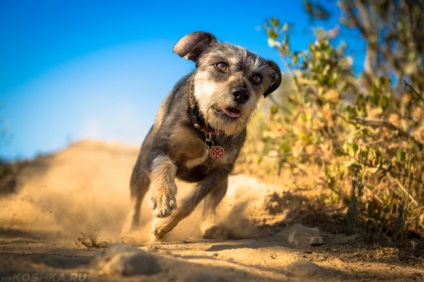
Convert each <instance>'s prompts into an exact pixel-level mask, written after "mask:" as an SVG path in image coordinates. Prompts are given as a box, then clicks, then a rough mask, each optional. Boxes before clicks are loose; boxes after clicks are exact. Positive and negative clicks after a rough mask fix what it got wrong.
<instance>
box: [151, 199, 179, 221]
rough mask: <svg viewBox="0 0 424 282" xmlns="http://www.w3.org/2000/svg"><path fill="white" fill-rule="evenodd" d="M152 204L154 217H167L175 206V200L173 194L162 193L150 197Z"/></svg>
mask: <svg viewBox="0 0 424 282" xmlns="http://www.w3.org/2000/svg"><path fill="white" fill-rule="evenodd" d="M151 200H152V205H153V214H154V215H155V216H156V217H167V216H169V215H170V214H171V213H172V211H173V210H174V209H175V208H176V207H177V201H176V199H175V196H174V195H171V194H162V195H155V196H152V197H151Z"/></svg>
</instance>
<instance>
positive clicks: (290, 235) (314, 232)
mask: <svg viewBox="0 0 424 282" xmlns="http://www.w3.org/2000/svg"><path fill="white" fill-rule="evenodd" d="M279 234H280V235H281V236H282V237H283V238H284V239H285V240H287V242H288V243H289V244H290V245H292V246H295V247H308V246H317V245H322V244H324V238H323V237H322V236H321V234H320V232H319V228H318V227H314V228H309V227H305V226H303V225H302V224H298V223H297V224H294V225H292V226H290V227H287V228H286V229H284V230H283V231H281V232H280V233H279Z"/></svg>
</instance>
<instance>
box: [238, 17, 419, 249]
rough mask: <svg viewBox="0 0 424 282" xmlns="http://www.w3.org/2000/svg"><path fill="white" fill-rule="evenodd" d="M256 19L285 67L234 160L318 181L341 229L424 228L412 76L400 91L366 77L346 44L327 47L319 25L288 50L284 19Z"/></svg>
mask: <svg viewBox="0 0 424 282" xmlns="http://www.w3.org/2000/svg"><path fill="white" fill-rule="evenodd" d="M265 27H266V30H267V34H268V43H269V45H270V46H272V47H273V48H275V50H276V51H278V52H279V54H280V55H281V57H282V59H283V62H284V63H285V66H286V69H287V72H286V73H284V79H283V83H282V86H281V87H280V89H279V91H277V93H274V94H273V95H272V96H273V98H272V101H271V102H265V103H264V104H263V105H261V110H259V111H258V114H257V118H256V119H255V120H254V121H253V123H252V125H251V127H250V128H249V130H250V131H254V132H255V133H258V134H250V135H249V136H251V137H249V138H250V140H248V141H249V142H247V145H246V146H245V149H244V151H243V154H242V156H241V160H242V163H243V165H242V166H243V169H244V170H249V171H248V172H249V173H254V174H256V175H258V176H260V177H262V178H265V179H273V180H275V179H277V181H278V179H279V178H278V177H280V179H281V177H283V175H284V178H286V177H291V178H293V179H296V178H297V179H301V178H303V182H302V184H301V185H307V186H309V188H311V189H314V188H315V187H321V188H322V187H324V189H323V190H322V193H321V194H320V195H318V199H317V200H319V201H320V202H321V203H322V204H323V205H325V206H327V207H333V208H334V207H339V208H340V207H341V208H342V209H343V207H344V213H345V232H347V233H353V232H357V231H358V230H369V229H368V228H372V230H379V231H381V232H384V233H385V234H386V235H389V236H391V237H392V238H394V239H396V241H397V242H402V240H403V239H404V236H405V234H406V233H405V232H406V231H407V230H414V231H415V232H418V233H421V234H424V215H423V214H424V189H423V188H424V184H423V183H424V99H423V96H422V95H421V94H420V93H419V92H418V91H417V90H415V89H414V81H413V80H412V81H411V82H410V83H408V84H407V83H405V86H404V87H402V88H401V91H399V92H397V91H395V88H396V83H394V81H391V79H389V78H388V76H387V75H384V74H381V75H377V76H376V77H375V79H371V80H370V81H371V83H370V81H369V80H368V82H367V83H366V85H365V82H364V79H363V74H362V75H355V74H354V72H353V70H352V58H350V57H348V56H346V55H345V48H346V45H345V44H341V45H340V46H337V47H335V46H333V45H332V43H331V40H330V39H329V37H328V34H327V33H326V32H325V31H324V30H322V29H317V30H316V40H315V42H312V43H310V44H309V46H307V49H306V50H303V51H293V50H292V48H291V45H290V26H289V25H288V24H281V23H280V22H279V20H278V19H276V18H273V19H270V20H269V21H267V22H266V23H265ZM411 77H413V75H412V76H411ZM397 79H400V78H399V77H398V78H397ZM249 144H254V145H253V146H252V145H250V146H249ZM258 165H260V170H259V169H256V168H257V167H258ZM299 185H300V184H299Z"/></svg>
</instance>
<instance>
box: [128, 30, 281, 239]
mask: <svg viewBox="0 0 424 282" xmlns="http://www.w3.org/2000/svg"><path fill="white" fill-rule="evenodd" d="M174 52H175V53H177V54H178V55H180V56H182V57H184V58H186V59H188V60H192V61H194V62H195V63H196V69H195V70H194V71H193V72H192V73H190V74H188V75H187V76H185V77H183V78H182V79H181V80H180V81H179V82H178V83H177V84H176V86H175V87H174V89H173V90H172V92H171V93H170V94H169V95H168V96H167V97H166V98H165V100H164V101H163V102H162V104H161V106H160V108H159V111H158V113H157V116H156V119H155V123H154V125H153V126H152V128H151V129H150V131H149V133H148V135H147V136H146V138H145V140H144V142H143V144H142V146H141V150H140V154H139V156H138V159H137V162H136V164H135V166H134V169H133V172H132V176H131V183H130V186H131V199H132V211H131V213H130V217H129V224H128V226H127V229H128V228H130V229H131V228H135V227H137V225H138V222H139V218H140V206H141V202H142V200H143V197H144V196H145V194H146V192H147V190H148V189H149V188H150V189H151V199H150V200H151V202H152V206H153V214H154V215H155V217H156V218H155V220H154V221H153V224H152V234H153V235H154V237H155V238H156V239H160V238H162V237H163V236H164V235H165V234H166V233H168V232H169V231H171V230H172V229H173V228H174V227H175V226H176V225H177V224H178V222H179V221H180V220H182V219H183V218H185V217H187V216H188V215H189V214H190V213H191V212H192V211H193V209H194V208H195V207H196V206H197V204H198V203H199V202H200V201H201V200H203V199H204V200H205V202H204V210H203V218H202V224H201V231H202V232H203V234H204V236H205V237H207V236H208V234H209V233H208V230H210V229H211V228H212V227H214V224H215V209H216V207H217V205H218V204H219V202H220V201H221V200H222V198H223V197H224V195H225V193H226V190H227V184H228V175H229V173H230V172H231V170H232V169H233V167H234V162H235V161H236V159H237V156H238V154H239V152H240V149H241V147H242V146H243V143H244V141H245V139H246V125H247V123H248V121H249V119H250V117H251V116H252V113H253V112H254V110H255V108H256V105H257V103H258V101H259V99H260V98H261V97H262V96H264V97H266V96H267V95H269V94H270V93H271V92H273V91H274V90H275V89H277V88H278V86H279V85H280V83H281V73H280V69H279V67H278V66H277V65H276V64H275V63H274V62H272V61H268V60H264V59H262V58H260V57H258V56H257V55H255V54H253V53H251V52H249V51H247V50H246V49H244V48H241V47H237V46H234V45H230V44H226V43H221V42H218V41H217V40H216V38H215V37H214V36H213V35H212V34H210V33H206V32H193V33H190V34H188V35H186V36H184V37H183V38H182V39H180V40H179V41H178V42H177V44H176V45H175V47H174ZM215 149H217V151H218V152H217V153H213V152H212V151H214V150H215ZM221 155H222V156H221ZM219 157H220V158H219ZM175 178H178V179H181V180H183V181H186V182H193V183H196V189H195V192H194V193H193V195H191V196H190V197H188V198H186V199H185V200H183V201H182V202H179V203H178V204H177V202H176V199H175V195H176V193H177V187H176V185H175Z"/></svg>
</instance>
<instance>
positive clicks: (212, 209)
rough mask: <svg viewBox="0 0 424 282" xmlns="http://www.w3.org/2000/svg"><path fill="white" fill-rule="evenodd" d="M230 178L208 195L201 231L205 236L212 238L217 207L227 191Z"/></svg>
mask: <svg viewBox="0 0 424 282" xmlns="http://www.w3.org/2000/svg"><path fill="white" fill-rule="evenodd" d="M227 186H228V180H227V181H224V182H223V183H222V184H220V185H219V186H218V187H216V188H215V189H214V190H213V191H211V193H210V194H209V195H207V196H206V198H205V201H204V206H203V214H202V219H201V221H200V222H201V223H200V232H201V233H202V236H203V237H204V238H210V237H211V235H210V234H209V233H210V232H208V231H211V229H213V228H214V227H216V207H217V206H218V204H219V203H220V202H221V200H222V198H224V196H225V193H226V192H227Z"/></svg>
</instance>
